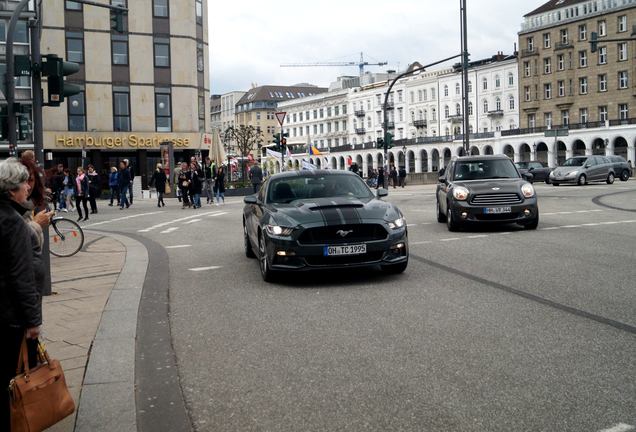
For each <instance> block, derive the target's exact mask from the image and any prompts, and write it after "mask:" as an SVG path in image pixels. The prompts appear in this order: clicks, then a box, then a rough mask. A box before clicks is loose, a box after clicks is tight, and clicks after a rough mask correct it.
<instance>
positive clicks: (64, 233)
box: [49, 216, 84, 257]
mask: <svg viewBox="0 0 636 432" xmlns="http://www.w3.org/2000/svg"><path fill="white" fill-rule="evenodd" d="M82 246H84V231H82V227H80V226H79V224H78V223H77V222H75V221H72V220H70V219H67V218H65V217H63V216H54V217H53V218H52V219H51V224H50V226H49V252H51V254H53V255H55V256H57V257H70V256H73V255H75V254H76V253H77V252H79V251H80V250H81V249H82Z"/></svg>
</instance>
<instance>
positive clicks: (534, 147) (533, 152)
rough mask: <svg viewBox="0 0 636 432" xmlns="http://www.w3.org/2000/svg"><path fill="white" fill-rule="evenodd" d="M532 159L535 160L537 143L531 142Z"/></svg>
mask: <svg viewBox="0 0 636 432" xmlns="http://www.w3.org/2000/svg"><path fill="white" fill-rule="evenodd" d="M532 160H537V143H536V142H534V143H532Z"/></svg>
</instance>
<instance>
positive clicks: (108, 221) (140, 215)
mask: <svg viewBox="0 0 636 432" xmlns="http://www.w3.org/2000/svg"><path fill="white" fill-rule="evenodd" d="M159 213H165V212H163V211H156V212H150V213H139V214H134V215H130V216H123V217H118V218H115V219H109V220H107V221H102V222H95V223H92V224H88V225H84V226H83V228H89V227H92V226H99V225H104V224H107V223H111V222H117V221H122V220H127V219H134V218H138V217H142V216H151V215H155V214H159Z"/></svg>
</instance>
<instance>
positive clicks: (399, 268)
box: [380, 259, 409, 274]
mask: <svg viewBox="0 0 636 432" xmlns="http://www.w3.org/2000/svg"><path fill="white" fill-rule="evenodd" d="M408 265H409V260H408V259H407V260H406V261H404V262H401V263H398V264H386V265H382V266H380V268H381V269H382V271H383V272H384V273H386V274H400V273H404V270H406V267H408Z"/></svg>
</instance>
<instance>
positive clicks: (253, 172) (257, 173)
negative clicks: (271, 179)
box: [249, 161, 263, 193]
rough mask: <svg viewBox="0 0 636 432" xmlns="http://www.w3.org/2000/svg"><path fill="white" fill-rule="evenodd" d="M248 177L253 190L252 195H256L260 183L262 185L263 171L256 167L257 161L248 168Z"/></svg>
mask: <svg viewBox="0 0 636 432" xmlns="http://www.w3.org/2000/svg"><path fill="white" fill-rule="evenodd" d="M249 176H250V180H251V182H252V187H253V188H254V193H256V192H258V189H259V188H260V187H261V183H263V170H262V169H261V167H260V166H259V165H258V161H256V162H254V166H252V168H250V174H249Z"/></svg>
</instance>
